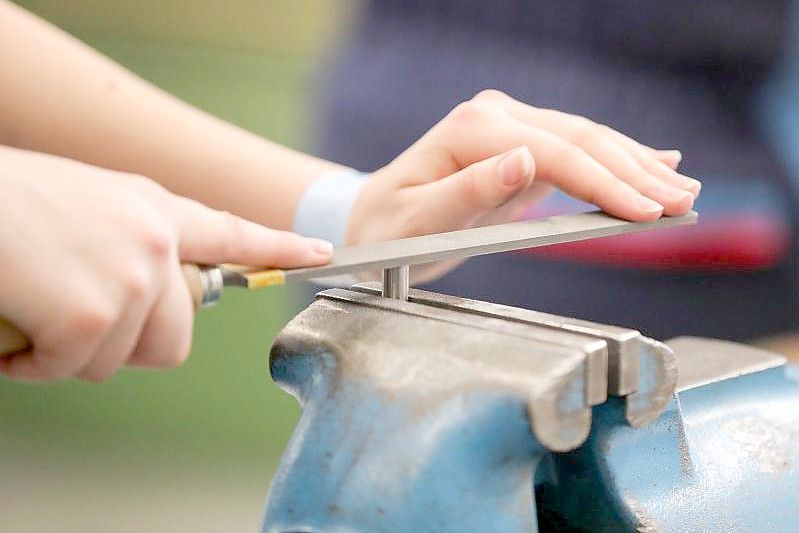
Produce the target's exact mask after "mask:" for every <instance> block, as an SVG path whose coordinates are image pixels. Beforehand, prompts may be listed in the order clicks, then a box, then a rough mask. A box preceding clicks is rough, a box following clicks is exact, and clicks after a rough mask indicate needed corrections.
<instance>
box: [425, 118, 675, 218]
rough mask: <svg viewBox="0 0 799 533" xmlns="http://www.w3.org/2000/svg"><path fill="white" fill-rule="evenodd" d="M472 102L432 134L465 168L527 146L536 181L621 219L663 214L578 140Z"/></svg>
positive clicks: (451, 157)
mask: <svg viewBox="0 0 799 533" xmlns="http://www.w3.org/2000/svg"><path fill="white" fill-rule="evenodd" d="M470 105H471V107H466V108H462V109H463V111H461V112H459V113H460V116H454V117H453V118H452V119H451V120H450V121H449V124H448V127H442V128H434V130H431V131H430V132H429V134H430V139H429V142H431V143H433V144H434V145H435V143H438V144H439V145H440V149H439V151H441V152H442V153H443V154H445V156H446V157H449V158H450V159H452V160H454V161H456V162H457V163H458V164H460V165H461V166H466V165H467V164H471V163H472V162H474V161H475V160H480V159H486V158H488V157H491V156H493V155H495V154H497V153H501V152H504V151H505V150H508V149H509V148H511V147H514V146H519V145H522V144H524V145H527V146H528V147H529V148H530V151H531V152H532V154H533V156H534V157H535V162H536V180H538V181H546V182H549V183H551V184H553V185H555V186H556V187H558V188H560V189H561V190H563V191H564V192H566V193H567V194H570V195H572V196H574V197H576V198H579V199H581V200H584V201H586V202H590V203H593V204H596V205H598V206H599V207H601V208H602V209H604V210H605V211H607V212H608V213H610V214H612V215H614V216H617V217H621V218H625V219H629V220H635V221H647V220H655V219H657V218H658V217H659V216H660V215H661V214H662V212H663V206H662V205H661V204H659V203H657V202H655V201H654V200H652V199H650V198H648V197H647V196H645V195H643V194H641V193H640V192H638V191H637V190H636V189H635V188H633V187H632V186H631V185H629V184H627V183H626V182H624V181H622V180H620V179H619V178H617V177H616V176H615V175H614V174H613V173H611V172H610V171H609V170H608V169H607V168H605V167H604V166H603V165H601V164H600V163H599V162H598V161H596V160H595V159H594V158H592V157H591V156H590V155H589V154H588V153H587V152H585V151H584V150H583V149H581V148H580V147H578V146H576V145H575V144H573V143H570V142H568V141H567V140H565V139H563V138H562V137H559V136H558V135H555V134H554V133H551V132H549V131H546V130H544V129H541V128H537V127H534V126H530V125H528V124H526V123H524V122H522V121H519V120H517V119H515V118H511V117H510V116H507V115H505V114H502V113H498V112H497V111H496V110H495V109H490V108H489V109H486V107H485V106H481V105H479V104H470ZM442 124H443V123H442ZM486 131H490V132H491V134H490V135H486V134H485V132H486Z"/></svg>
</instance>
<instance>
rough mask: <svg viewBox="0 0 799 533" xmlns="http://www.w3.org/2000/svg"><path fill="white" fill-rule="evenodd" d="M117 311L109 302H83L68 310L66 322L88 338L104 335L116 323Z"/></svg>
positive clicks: (70, 327)
mask: <svg viewBox="0 0 799 533" xmlns="http://www.w3.org/2000/svg"><path fill="white" fill-rule="evenodd" d="M115 320H116V313H115V312H114V310H113V308H112V307H111V306H110V305H107V304H101V303H91V302H88V301H86V302H83V303H82V304H81V305H79V306H76V307H75V308H74V309H72V310H70V311H68V313H67V319H66V324H67V325H68V327H69V329H70V330H71V331H72V332H74V333H76V334H78V335H81V336H83V337H84V338H88V339H97V338H99V337H102V336H103V335H104V334H105V333H106V332H107V331H108V330H109V329H110V328H111V326H112V325H113V324H114V321H115Z"/></svg>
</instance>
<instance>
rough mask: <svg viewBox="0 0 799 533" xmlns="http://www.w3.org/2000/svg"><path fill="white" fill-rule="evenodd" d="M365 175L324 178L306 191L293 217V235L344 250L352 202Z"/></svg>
mask: <svg viewBox="0 0 799 533" xmlns="http://www.w3.org/2000/svg"><path fill="white" fill-rule="evenodd" d="M369 176H370V175H369V174H365V173H363V172H358V171H357V170H353V169H346V170H340V171H335V172H331V173H329V174H325V175H324V176H322V177H321V178H319V179H317V180H316V181H314V182H313V183H311V185H310V186H309V187H308V189H307V190H306V191H305V193H304V194H303V196H302V198H300V203H299V205H298V206H297V214H296V215H295V216H294V227H293V230H294V232H295V233H299V234H300V235H303V236H305V237H315V238H317V239H324V240H326V241H330V242H332V243H333V246H335V247H337V248H338V247H340V246H344V242H345V239H346V236H347V224H348V222H349V219H350V213H351V212H352V206H353V205H354V204H355V199H356V198H357V197H358V194H359V193H360V192H361V188H362V187H363V186H364V184H365V183H366V181H367V180H368V179H369Z"/></svg>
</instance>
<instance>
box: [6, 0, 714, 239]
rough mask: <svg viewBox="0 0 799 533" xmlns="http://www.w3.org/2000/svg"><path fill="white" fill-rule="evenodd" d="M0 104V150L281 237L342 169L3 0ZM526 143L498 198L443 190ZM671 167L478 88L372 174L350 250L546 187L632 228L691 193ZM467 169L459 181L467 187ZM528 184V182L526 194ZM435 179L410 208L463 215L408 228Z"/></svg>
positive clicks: (587, 125) (656, 155)
mask: <svg viewBox="0 0 799 533" xmlns="http://www.w3.org/2000/svg"><path fill="white" fill-rule="evenodd" d="M0 94H2V95H3V98H2V99H1V100H0V125H2V126H0V127H1V128H2V129H0V142H5V143H6V144H10V145H12V146H17V147H20V148H26V149H29V150H34V151H41V152H47V153H51V154H56V155H61V156H64V157H69V158H71V159H77V160H80V161H83V162H86V163H90V164H93V165H98V166H103V167H106V168H110V169H114V170H122V171H125V172H130V173H136V174H141V175H144V176H147V177H149V178H152V179H154V180H156V181H158V182H159V183H161V184H162V185H163V186H165V187H166V188H167V189H169V190H170V191H172V192H174V193H176V194H180V195H183V196H188V197H191V198H193V199H195V200H198V201H200V202H202V203H204V204H206V205H209V206H211V207H215V208H217V209H223V210H227V211H231V212H234V213H236V214H238V215H240V216H242V217H245V218H247V219H250V220H253V221H256V222H259V223H261V224H265V225H268V226H271V227H275V228H280V229H290V228H291V227H292V222H293V220H294V214H295V211H296V208H297V205H298V202H299V200H300V198H301V197H302V195H303V193H304V192H305V191H306V189H307V188H308V186H309V185H310V184H311V183H312V182H313V181H314V180H315V179H316V178H318V177H319V176H320V175H322V174H325V173H328V172H330V171H332V170H336V169H339V168H341V167H339V166H338V165H336V164H334V163H331V162H328V161H323V160H320V159H317V158H314V157H311V156H308V155H305V154H302V153H299V152H296V151H293V150H290V149H287V148H285V147H282V146H279V145H277V144H274V143H271V142H269V141H267V140H265V139H262V138H259V137H258V136H256V135H253V134H251V133H248V132H246V131H244V130H242V129H240V128H237V127H235V126H233V125H230V124H227V123H225V122H223V121H221V120H218V119H216V118H214V117H211V116H210V115H207V114H205V113H203V112H202V111H199V110H197V109H195V108H192V107H191V106H189V105H187V104H185V103H182V102H180V101H179V100H177V99H175V98H173V97H171V96H169V95H168V94H166V93H164V92H163V91H160V90H159V89H157V88H155V87H154V86H152V85H151V84H149V83H147V82H145V81H143V80H141V79H140V78H138V77H136V76H135V75H133V74H132V73H130V72H129V71H127V70H125V69H123V68H121V67H120V66H118V65H116V64H115V63H113V62H112V61H110V60H108V59H107V58H105V57H103V56H101V55H100V54H98V53H97V52H95V51H94V50H92V49H91V48H89V47H88V46H86V45H84V44H82V43H80V42H79V41H77V40H76V39H74V38H72V37H71V36H69V35H68V34H66V33H64V32H63V31H61V30H59V29H57V28H55V27H53V26H52V25H50V24H48V23H46V22H44V21H42V20H41V19H39V18H37V17H35V16H34V15H32V14H30V13H28V12H26V11H24V10H22V9H20V8H18V7H16V6H15V5H13V4H11V3H10V2H8V1H7V0H0ZM524 146H526V147H527V149H528V150H529V151H530V153H531V154H532V158H533V161H530V164H529V165H527V166H529V167H530V168H528V169H527V171H528V172H527V173H528V174H529V176H526V177H527V178H529V179H524V180H520V181H519V182H518V183H517V186H515V187H500V189H496V190H493V191H492V192H491V194H493V195H495V196H496V195H499V197H498V198H497V201H496V202H494V203H493V204H492V205H488V204H486V203H485V198H482V199H481V198H476V199H475V198H472V196H470V197H469V198H466V201H465V202H464V201H463V200H464V199H463V198H462V197H460V196H457V195H452V194H451V193H452V191H451V190H450V189H449V187H448V186H446V185H445V182H446V183H453V182H457V181H458V179H460V178H454V179H450V180H445V179H444V178H447V177H449V176H451V175H453V174H455V173H457V172H460V171H463V170H464V169H466V168H467V167H469V166H470V165H473V164H476V163H479V162H480V161H483V160H488V159H489V158H491V157H494V156H498V155H500V154H502V153H505V152H508V151H509V150H511V149H513V148H516V147H524ZM525 157H526V156H525ZM678 163H679V155H678V154H677V153H675V152H674V151H665V152H661V151H655V150H652V149H651V148H648V147H645V146H642V145H640V144H638V143H637V142H635V141H634V140H632V139H629V138H627V137H625V136H623V135H622V134H620V133H618V132H615V131H613V130H612V129H610V128H607V127H606V126H601V125H597V124H594V123H592V122H591V121H589V120H587V119H584V118H581V117H575V116H572V115H568V114H565V113H558V112H555V111H550V110H542V109H536V108H534V107H531V106H527V105H525V104H522V103H520V102H516V101H514V100H512V99H510V98H508V97H505V96H504V95H501V94H498V93H496V92H492V91H487V92H484V93H481V94H480V95H478V96H477V97H476V98H475V99H473V100H472V101H470V102H466V103H464V104H462V105H461V106H459V107H458V108H456V109H455V110H454V111H453V112H452V113H450V114H449V115H448V116H447V117H446V118H445V119H444V120H443V121H442V122H441V123H439V124H438V125H437V126H436V127H434V128H433V129H432V130H431V131H430V132H428V134H427V135H425V136H424V137H423V138H422V139H420V141H418V142H417V143H416V144H415V145H414V146H412V147H411V148H410V149H409V150H407V152H405V153H404V154H402V155H401V156H400V157H399V158H398V159H397V160H396V161H394V162H392V163H391V164H389V165H387V166H386V167H384V168H383V169H380V170H379V171H378V172H377V173H376V175H375V178H378V177H380V183H381V185H380V186H373V185H372V183H370V184H369V186H368V187H366V188H365V189H364V191H363V194H361V195H360V196H359V197H358V201H357V202H356V205H355V213H354V214H353V217H352V219H351V221H350V230H351V231H348V242H350V243H358V242H365V241H362V239H365V240H366V241H368V240H374V239H388V238H394V237H402V236H408V235H412V234H417V233H419V232H420V231H423V232H430V231H443V230H448V229H455V228H457V227H463V225H464V224H466V225H469V224H471V223H475V222H477V221H478V219H479V221H482V222H485V221H501V220H504V219H505V218H507V216H508V215H509V214H511V211H512V210H510V209H507V208H506V209H503V210H502V211H501V212H500V213H495V214H492V215H491V216H490V217H488V218H484V217H483V216H484V215H486V214H487V211H491V210H493V207H496V206H498V205H500V204H505V203H506V202H508V201H510V200H512V199H513V200H514V201H513V202H512V203H513V204H514V205H517V206H518V204H520V203H524V202H527V203H529V201H530V200H531V199H535V198H537V197H539V196H540V193H541V190H542V189H543V188H544V187H543V184H544V183H547V184H551V185H555V186H557V187H560V188H562V189H564V190H565V191H566V192H568V193H570V194H572V195H573V196H576V197H578V198H580V199H583V200H586V201H589V202H592V203H596V204H597V205H599V206H600V207H602V208H603V209H605V210H606V211H608V212H609V213H611V214H614V215H616V216H620V217H624V218H629V219H632V220H648V219H652V218H653V217H654V218H656V217H658V216H660V214H661V213H665V214H667V215H668V214H679V213H682V212H685V211H686V210H687V209H688V208H689V207H690V205H691V204H692V203H693V199H694V197H695V196H696V195H697V194H698V191H699V187H700V185H699V183H698V182H697V181H696V180H692V179H690V178H687V177H684V176H681V175H679V174H677V172H675V170H674V168H676V165H677V164H678ZM475 168H477V169H479V171H480V175H479V176H476V179H478V180H481V183H480V186H478V187H474V188H467V190H466V194H467V195H478V196H479V195H481V194H487V193H486V191H485V188H486V187H489V186H490V182H491V181H492V180H494V181H496V179H499V178H498V177H497V172H498V168H499V167H497V166H496V165H495V166H493V167H491V166H490V165H488V164H480V165H478V166H477V167H475ZM473 170H474V169H472V170H469V171H468V172H466V174H465V175H468V176H472V177H474V172H473ZM486 173H487V175H486ZM463 176H464V175H461V178H462V177H463ZM533 178H535V180H536V182H537V183H538V184H539V186H536V187H533V191H532V192H529V191H528V189H529V186H530V184H531V182H532V180H533ZM470 179H471V177H470ZM375 181H377V180H374V179H373V180H371V182H375ZM437 181H440V182H441V183H440V184H438V185H437V186H436V187H426V188H425V190H424V192H429V194H430V195H432V196H433V197H432V198H428V196H427V195H426V194H425V195H422V196H424V198H425V199H424V201H422V202H421V203H420V204H419V205H421V206H422V208H424V206H430V205H438V204H439V203H440V202H442V201H443V202H444V203H453V202H457V204H458V205H454V204H453V205H451V206H449V207H451V208H452V209H455V210H457V209H460V208H462V207H463V206H464V205H465V206H468V209H467V211H468V212H467V213H464V215H463V216H462V217H460V218H458V223H457V224H454V225H453V224H448V223H446V221H445V220H443V219H440V218H437V216H436V213H437V212H438V210H428V211H427V212H426V218H428V219H430V220H429V222H430V223H428V224H424V225H422V226H414V225H409V224H407V223H406V221H407V219H408V218H410V217H412V216H414V215H415V211H418V210H419V209H420V208H418V207H413V206H409V202H404V204H402V205H400V203H398V199H397V197H398V196H405V197H418V196H420V194H418V192H419V190H420V189H419V187H418V186H419V185H424V184H432V183H433V182H437ZM482 181H485V183H483V182H482ZM389 182H391V183H392V184H393V185H392V186H391V187H388V186H387V184H388V183H389ZM399 191H405V192H406V193H403V194H402V195H398V194H397V193H398V192H399ZM408 191H416V192H408ZM686 191H687V192H686ZM522 193H524V194H522ZM459 194H460V193H459ZM647 199H652V200H655V202H656V203H652V202H647ZM473 200H474V201H473ZM475 202H477V203H475ZM478 204H479V205H478ZM406 208H407V210H406ZM408 210H411V211H414V213H411V212H410V211H408ZM445 212H446V210H445ZM387 213H392V214H393V215H395V217H394V219H393V220H392V221H391V222H392V223H391V224H390V226H391V230H390V231H387V232H385V233H380V232H378V233H375V232H374V229H373V228H369V227H367V226H373V224H367V223H366V222H365V221H366V220H367V219H369V218H370V217H371V216H372V215H374V216H376V217H378V218H380V217H384V216H385V215H386V214H387ZM448 214H449V213H448ZM448 220H449V219H448Z"/></svg>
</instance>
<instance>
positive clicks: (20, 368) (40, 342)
mask: <svg viewBox="0 0 799 533" xmlns="http://www.w3.org/2000/svg"><path fill="white" fill-rule="evenodd" d="M84 294H85V295H84V301H83V302H82V305H81V306H76V308H75V309H70V310H62V311H58V310H53V316H62V317H64V318H63V320H62V321H61V322H60V323H58V324H52V325H51V327H49V328H48V329H47V332H46V334H44V335H41V336H33V337H31V338H32V339H33V350H29V351H25V352H20V353H16V354H12V355H11V356H10V357H4V358H2V359H0V373H2V374H4V375H6V376H8V377H10V378H12V379H17V380H22V381H52V380H60V379H66V378H69V377H72V376H74V375H75V374H76V373H77V372H78V371H79V370H80V369H81V368H83V367H84V366H86V365H87V364H88V363H89V361H90V360H91V357H92V354H93V353H94V352H95V350H96V349H97V347H98V346H99V345H100V343H101V342H102V340H103V339H104V338H105V336H106V335H107V333H108V331H109V328H110V327H111V325H112V324H113V323H114V322H116V319H117V316H116V313H115V312H114V311H113V310H112V307H110V306H108V305H104V304H103V303H102V301H101V299H99V298H93V297H90V296H88V295H87V294H88V291H87V292H86V293H84Z"/></svg>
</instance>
